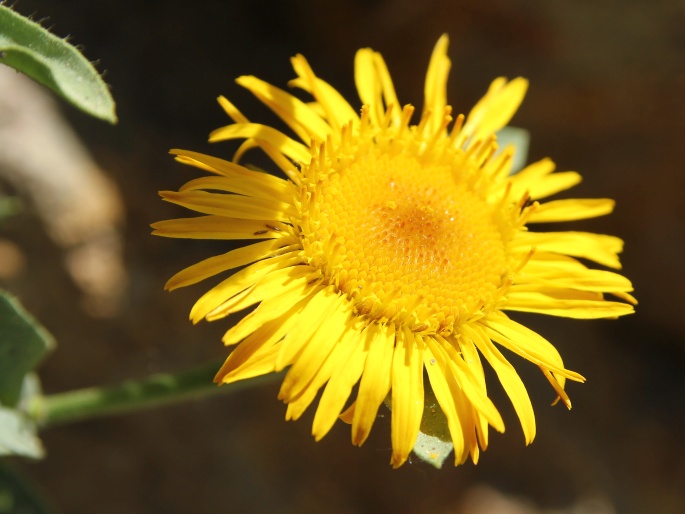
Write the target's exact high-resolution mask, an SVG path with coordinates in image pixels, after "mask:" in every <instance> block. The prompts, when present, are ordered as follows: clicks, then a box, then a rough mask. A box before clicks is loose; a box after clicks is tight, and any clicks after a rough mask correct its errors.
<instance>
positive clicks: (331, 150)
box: [154, 36, 635, 467]
mask: <svg viewBox="0 0 685 514" xmlns="http://www.w3.org/2000/svg"><path fill="white" fill-rule="evenodd" d="M446 51H447V37H445V36H443V37H442V38H440V40H439V41H438V43H437V45H436V47H435V49H434V51H433V55H432V57H431V60H430V64H429V66H428V72H427V75H426V84H425V104H424V107H423V111H422V113H421V118H420V121H419V123H418V124H412V117H413V114H414V108H413V107H412V106H411V105H405V106H404V107H402V106H401V104H400V103H399V101H398V99H397V96H396V94H395V89H394V86H393V83H392V80H391V78H390V75H389V73H388V71H387V68H386V65H385V63H384V61H383V58H382V57H381V55H380V54H379V53H376V52H373V51H372V50H370V49H362V50H359V52H358V53H357V55H356V58H355V80H356V85H357V89H358V91H359V96H360V98H361V104H362V106H361V110H360V111H357V110H356V109H355V108H354V107H352V106H351V105H350V104H349V103H348V102H347V101H346V100H345V99H344V98H343V97H342V96H341V95H340V94H339V93H338V92H337V91H336V90H335V89H334V88H333V87H332V86H331V85H329V84H328V83H326V82H324V81H323V80H322V79H320V78H319V77H317V76H316V75H315V74H314V72H313V71H312V69H311V68H310V66H309V64H308V63H307V61H306V60H305V58H304V57H302V56H301V55H298V56H296V57H294V58H293V59H292V64H293V68H294V70H295V73H296V75H297V78H295V79H294V80H292V81H291V83H290V85H291V86H294V87H297V88H301V89H303V90H304V91H306V93H308V94H309V95H311V96H312V97H313V102H311V103H305V102H303V101H301V100H300V99H298V98H297V97H295V96H293V95H291V94H290V93H287V92H285V91H283V90H281V89H278V88H276V87H274V86H272V85H270V84H268V83H266V82H263V81H262V80H260V79H258V78H256V77H251V76H247V77H240V78H239V79H238V80H237V82H238V84H240V85H241V86H243V87H245V88H246V89H247V90H248V91H250V92H251V93H252V94H254V95H255V96H256V97H257V98H258V99H259V100H260V101H261V102H263V103H264V104H265V105H266V106H268V107H269V108H270V109H271V110H272V111H273V112H274V113H276V114H277V115H278V116H279V117H280V118H281V119H282V120H283V121H284V122H285V124H287V126H288V127H289V128H290V130H292V132H293V133H294V137H293V136H290V135H286V134H285V133H283V132H281V131H279V130H276V129H275V128H272V127H270V126H267V125H262V124H258V123H253V122H251V121H249V120H248V119H247V118H246V117H245V116H244V115H243V114H242V113H241V112H240V111H239V110H238V109H237V108H236V107H235V106H234V105H233V104H231V103H230V102H229V101H228V100H227V99H225V98H223V97H222V98H219V102H220V104H221V106H222V107H223V108H224V110H225V111H226V113H227V114H228V115H229V116H230V117H231V118H232V120H233V121H234V123H232V124H230V125H228V126H226V127H223V128H220V129H218V130H215V131H214V132H212V134H211V136H210V141H223V140H229V139H239V140H244V141H243V143H242V145H241V146H240V148H239V150H238V151H237V153H236V155H235V157H234V158H233V160H232V161H231V162H229V161H224V160H221V159H218V158H215V157H211V156H208V155H203V154H198V153H195V152H190V151H185V150H173V151H172V153H173V154H174V155H176V159H177V160H178V161H180V162H182V163H184V164H190V165H192V166H195V167H197V168H200V169H202V170H204V171H206V172H209V173H210V174H211V175H209V176H205V177H202V178H198V179H195V180H191V181H190V182H188V183H187V184H185V185H184V186H183V187H182V188H181V189H180V191H178V192H171V191H165V192H162V193H161V195H162V197H163V198H164V199H165V200H167V201H170V202H173V203H176V204H178V205H181V206H184V207H186V208H189V209H192V210H194V211H197V212H199V213H202V214H204V216H199V217H193V218H184V219H176V220H169V221H163V222H159V223H156V224H155V225H154V228H155V233H156V234H158V235H163V236H167V237H185V238H207V239H229V240H233V239H235V240H259V241H258V242H255V243H252V244H249V245H247V246H243V247H240V248H238V249H235V250H232V251H229V252H228V253H225V254H223V255H219V256H215V257H211V258H209V259H207V260H205V261H202V262H200V263H197V264H195V265H193V266H190V267H189V268H186V269H184V270H183V271H181V272H180V273H178V274H177V275H175V276H174V277H172V278H171V279H170V280H169V282H168V284H167V288H168V289H175V288H177V287H182V286H187V285H190V284H194V283H196V282H199V281H201V280H204V279H205V278H208V277H211V276H214V275H216V274H219V273H223V272H226V271H227V270H232V269H235V268H241V269H240V270H239V271H237V272H235V273H233V274H232V275H230V276H229V277H228V278H226V279H224V280H223V281H222V282H220V283H219V284H218V285H216V286H214V287H213V288H212V289H210V290H209V291H208V292H207V293H205V294H204V295H203V296H202V297H201V298H200V299H199V300H198V301H197V303H196V304H195V306H194V307H193V309H192V311H191V314H190V317H191V319H192V320H193V322H198V321H200V320H202V319H207V320H210V321H212V320H216V319H220V318H223V317H225V316H227V315H229V314H231V313H234V312H238V311H241V310H244V309H247V308H251V307H254V306H255V305H256V308H254V309H253V310H252V311H251V312H249V314H247V315H246V316H245V317H244V318H243V319H242V320H241V321H240V322H238V323H237V324H236V325H235V326H233V327H232V328H231V329H230V330H228V332H226V335H225V336H224V338H223V341H224V343H225V344H226V345H229V346H235V345H237V346H235V348H234V350H233V351H232V352H231V354H230V355H229V357H228V359H227V360H226V362H225V364H224V365H223V367H222V368H221V370H220V371H219V372H218V374H217V377H216V380H217V382H219V383H230V382H234V381H237V380H243V379H246V378H250V377H254V376H258V375H263V374H266V373H270V372H274V371H279V370H282V369H285V368H289V369H288V372H287V374H286V375H285V378H284V380H283V384H282V386H281V389H280V393H279V398H280V399H282V400H283V401H284V402H286V403H287V404H288V408H287V414H286V417H287V418H288V419H297V418H298V417H300V415H301V414H302V413H303V412H304V411H305V409H306V408H307V407H308V406H309V405H310V404H311V403H312V402H313V401H314V400H315V398H316V396H317V393H318V392H319V390H321V389H322V388H323V393H322V395H321V397H320V400H319V402H318V407H317V409H316V414H315V416H314V423H313V434H314V437H315V438H316V439H317V440H319V439H321V438H322V437H323V436H324V435H326V433H327V432H328V431H329V430H330V429H331V427H332V426H333V424H334V423H335V421H336V420H337V419H338V417H342V418H343V419H344V420H346V421H348V422H350V423H351V425H352V442H353V443H354V444H356V445H361V444H362V443H363V442H364V441H365V440H366V438H367V436H368V434H369V431H370V430H371V427H372V425H373V423H374V420H375V418H376V415H377V411H378V409H379V407H380V404H381V403H382V402H383V401H384V400H385V399H386V397H387V398H388V401H389V405H390V407H391V411H392V418H391V438H392V448H393V450H392V458H391V464H392V465H393V466H395V467H397V466H400V465H401V464H403V463H404V462H405V460H406V459H407V457H408V455H409V453H410V451H411V450H412V447H413V445H414V443H415V441H416V438H417V435H418V432H419V426H420V423H421V418H422V415H423V402H424V387H425V386H426V385H427V384H424V380H425V378H424V373H425V376H427V380H428V382H429V384H430V387H431V388H432V390H433V392H434V394H435V397H436V398H437V400H438V403H439V405H440V407H441V409H442V410H443V412H444V414H445V416H446V419H447V424H448V427H449V431H450V434H451V438H452V441H453V443H454V449H455V463H456V464H460V463H463V462H464V461H465V460H466V458H467V457H468V456H469V455H470V456H471V458H472V460H473V461H474V462H476V461H477V459H478V455H479V451H480V449H485V448H486V447H487V444H488V427H489V426H492V427H493V428H494V429H495V430H497V431H500V432H501V431H503V430H504V423H503V421H502V418H501V416H500V414H499V412H498V411H497V409H496V408H495V406H494V405H493V403H492V401H491V400H490V398H489V397H488V395H487V391H486V384H485V377H484V370H483V363H482V360H483V359H484V360H485V361H487V362H488V364H489V365H490V366H491V367H492V368H493V369H494V371H495V373H496V374H497V377H498V378H499V380H500V381H501V383H502V386H503V387H504V390H505V391H506V393H507V394H508V396H509V398H510V399H511V401H512V403H513V406H514V409H515V411H516V413H517V415H518V418H519V420H520V423H521V426H522V427H523V433H524V436H525V441H526V443H530V442H531V441H532V440H533V438H534V436H535V419H534V416H533V409H532V406H531V402H530V399H529V397H528V394H527V392H526V389H525V386H524V385H523V383H522V381H521V379H520V378H519V376H518V374H517V373H516V371H515V369H514V368H513V367H512V365H511V364H510V363H509V361H508V360H507V358H506V357H505V355H504V354H503V353H502V352H501V348H504V349H506V350H507V351H509V352H513V353H515V354H518V355H520V356H522V357H524V358H525V359H527V360H529V361H531V362H532V363H534V364H536V365H537V366H539V367H540V369H541V370H542V372H543V374H544V375H545V377H547V379H548V380H549V382H550V383H551V385H552V387H553V388H554V390H555V391H556V394H557V395H558V398H559V399H561V401H562V402H563V403H564V404H566V405H567V406H568V407H569V408H570V406H571V403H570V400H569V399H568V396H567V394H566V392H565V391H564V384H565V380H567V379H570V380H575V381H583V377H582V376H580V375H579V374H578V373H575V372H573V371H570V370H568V369H566V368H565V366H564V364H563V362H562V360H561V357H560V355H559V353H558V352H557V351H556V349H555V348H554V346H552V345H551V344H550V343H549V342H548V341H547V340H545V339H544V338H543V337H542V336H541V335H539V334H537V333H536V332H534V331H532V330H530V329H528V328H526V327H525V326H523V325H521V324H519V323H517V322H515V321H513V320H512V319H510V318H509V317H508V316H507V315H506V314H505V312H506V311H528V312H538V313H542V314H549V315H553V316H564V317H571V318H612V317H616V316H621V315H624V314H629V313H631V312H633V307H632V305H631V304H633V303H635V300H634V299H633V297H632V296H630V294H629V292H630V291H632V287H631V284H630V282H629V281H628V280H627V279H626V278H624V277H623V276H621V275H619V274H616V273H613V272H610V271H605V270H599V269H590V268H588V267H587V266H586V264H585V263H584V262H585V261H594V262H595V263H598V264H600V265H603V266H606V267H609V268H615V269H617V268H620V264H619V260H618V256H617V255H618V253H619V252H620V251H621V249H622V245H623V243H622V241H621V240H620V239H618V238H616V237H612V236H608V235H599V234H592V233H585V232H536V231H533V230H529V225H534V224H535V223H540V222H544V223H553V222H562V221H571V220H578V219H584V218H592V217H596V216H601V215H604V214H608V213H609V212H611V211H612V209H613V205H614V203H613V201H612V200H608V199H567V200H553V201H547V202H545V203H540V202H539V200H540V199H542V198H545V197H548V196H551V195H553V194H555V193H557V192H559V191H562V190H565V189H568V188H570V187H572V186H573V185H575V184H577V183H578V182H579V181H580V176H579V175H578V174H577V173H575V172H562V173H558V172H557V173H555V172H554V164H553V163H552V162H551V161H550V160H547V159H545V160H542V161H539V162H536V163H534V164H532V165H530V166H528V167H527V168H525V169H523V170H522V171H520V172H519V173H516V174H514V175H511V173H510V172H511V157H512V154H513V151H514V150H513V149H512V148H505V149H504V150H503V151H501V152H497V150H498V147H497V143H496V137H495V135H494V133H495V132H496V131H497V130H499V129H501V128H502V127H504V126H505V125H506V124H507V123H508V121H509V120H510V119H511V117H512V116H513V114H514V112H515V111H516V109H517V108H518V106H519V104H520V103H521V101H522V99H523V96H524V94H525V91H526V88H527V81H526V80H524V79H522V78H517V79H514V80H512V81H510V82H507V81H506V80H505V79H504V78H498V79H496V80H495V81H494V82H493V83H492V84H491V86H490V88H489V90H488V91H487V93H486V95H485V96H484V97H483V98H482V99H481V100H480V101H479V102H478V103H477V104H476V106H475V107H474V108H473V109H472V110H471V112H470V113H469V114H468V116H466V117H464V116H462V115H459V116H456V118H453V117H452V108H451V107H450V106H449V105H447V101H446V85H447V75H448V71H449V68H450V61H449V58H448V57H447V55H446ZM254 147H258V148H261V150H263V151H264V152H265V153H266V154H267V155H268V156H269V157H270V158H271V160H272V161H273V162H274V164H275V165H276V166H278V167H279V168H280V170H281V171H282V172H283V173H284V175H285V176H286V177H287V179H283V178H278V177H276V176H274V175H270V174H267V173H264V172H261V171H255V170H251V169H248V168H246V167H244V166H242V165H240V164H238V161H239V160H240V159H241V157H242V156H243V154H244V153H245V151H247V150H249V149H252V148H254ZM579 258H580V259H583V262H581V261H580V260H578V259H579ZM605 293H609V294H611V295H613V296H614V297H615V300H607V299H605V298H604V294H605ZM617 300H618V301H617ZM355 386H357V390H356V397H355V399H354V400H353V401H352V402H351V404H350V405H349V406H348V407H347V408H346V404H348V403H349V402H348V400H350V396H351V395H352V394H353V390H354V389H355Z"/></svg>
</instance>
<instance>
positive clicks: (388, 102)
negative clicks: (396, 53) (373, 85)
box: [373, 52, 402, 126]
mask: <svg viewBox="0 0 685 514" xmlns="http://www.w3.org/2000/svg"><path fill="white" fill-rule="evenodd" d="M373 63H374V66H375V70H376V74H377V77H378V82H379V83H380V85H381V90H382V92H383V100H384V102H385V108H386V110H387V109H392V110H391V113H390V120H391V123H392V125H393V126H398V125H399V124H400V117H401V116H400V113H401V112H402V109H400V102H399V100H398V99H397V94H396V93H395V86H393V83H392V78H391V77H390V73H389V72H388V67H387V66H386V64H385V61H384V60H383V56H382V55H381V54H380V53H378V52H374V54H373Z"/></svg>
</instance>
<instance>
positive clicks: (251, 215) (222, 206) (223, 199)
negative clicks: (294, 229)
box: [159, 191, 297, 222]
mask: <svg viewBox="0 0 685 514" xmlns="http://www.w3.org/2000/svg"><path fill="white" fill-rule="evenodd" d="M159 195H160V196H161V197H162V198H163V199H164V200H165V201H167V202H171V203H175V204H176V205H180V206H182V207H186V208H188V209H192V210H194V211H197V212H201V213H203V214H213V215H215V216H227V217H231V218H243V219H252V220H263V219H273V220H275V221H285V222H287V221H290V219H291V218H292V217H294V216H296V215H297V210H296V209H295V207H294V206H293V205H292V204H290V203H286V202H278V201H274V200H260V199H257V198H250V197H248V196H240V195H232V194H218V193H206V192H205V191H186V192H182V193H180V192H179V193H177V192H175V191H160V192H159Z"/></svg>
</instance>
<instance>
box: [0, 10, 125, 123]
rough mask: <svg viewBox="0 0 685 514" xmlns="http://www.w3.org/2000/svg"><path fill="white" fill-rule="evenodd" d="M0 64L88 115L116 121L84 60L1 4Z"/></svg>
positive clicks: (104, 91) (111, 102) (102, 85)
mask: <svg viewBox="0 0 685 514" xmlns="http://www.w3.org/2000/svg"><path fill="white" fill-rule="evenodd" d="M0 63H4V64H6V65H8V66H11V67H12V68H15V69H17V70H19V71H21V72H22V73H24V74H25V75H28V76H29V77H31V78H32V79H34V80H35V81H37V82H39V83H41V84H43V85H44V86H46V87H48V88H50V89H52V90H53V91H54V92H55V93H57V94H58V95H60V96H62V97H63V98H65V99H66V100H67V101H69V102H70V103H72V104H73V105H74V106H76V107H77V108H79V109H81V110H82V111H84V112H86V113H88V114H90V115H91V116H95V117H96V118H100V119H103V120H105V121H108V122H110V123H116V122H117V117H116V114H115V112H114V100H113V99H112V96H111V95H110V93H109V89H108V88H107V85H106V84H105V83H104V81H103V80H102V78H101V77H100V74H99V73H98V71H97V70H96V69H95V68H94V67H93V65H92V64H91V63H90V62H89V61H88V59H86V58H85V57H84V56H83V55H82V54H81V53H80V52H79V51H78V50H77V49H76V48H74V47H73V46H72V45H71V44H69V43H67V42H66V41H65V40H63V39H60V38H58V37H57V36H55V35H53V34H50V32H48V31H47V30H46V29H44V28H43V27H41V26H40V25H38V24H37V23H34V22H32V21H31V20H29V19H27V18H24V17H23V16H21V15H20V14H17V13H16V12H14V11H13V10H12V9H10V8H8V7H6V6H4V5H0Z"/></svg>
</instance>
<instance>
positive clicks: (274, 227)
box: [150, 215, 291, 239]
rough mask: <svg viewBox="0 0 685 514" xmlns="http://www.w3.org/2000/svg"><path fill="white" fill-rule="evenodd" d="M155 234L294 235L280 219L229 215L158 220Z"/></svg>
mask: <svg viewBox="0 0 685 514" xmlns="http://www.w3.org/2000/svg"><path fill="white" fill-rule="evenodd" d="M150 226H151V227H152V228H153V229H154V230H153V232H152V234H153V235H156V236H163V237H174V238H188V239H271V238H280V237H284V236H288V235H290V230H291V229H290V227H289V226H288V225H285V224H284V223H281V222H279V221H266V220H246V219H238V218H227V217H225V216H213V215H210V216H198V217H195V218H178V219H173V220H165V221H158V222H157V223H153V224H152V225H150Z"/></svg>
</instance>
